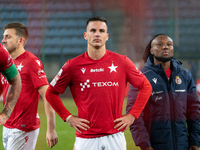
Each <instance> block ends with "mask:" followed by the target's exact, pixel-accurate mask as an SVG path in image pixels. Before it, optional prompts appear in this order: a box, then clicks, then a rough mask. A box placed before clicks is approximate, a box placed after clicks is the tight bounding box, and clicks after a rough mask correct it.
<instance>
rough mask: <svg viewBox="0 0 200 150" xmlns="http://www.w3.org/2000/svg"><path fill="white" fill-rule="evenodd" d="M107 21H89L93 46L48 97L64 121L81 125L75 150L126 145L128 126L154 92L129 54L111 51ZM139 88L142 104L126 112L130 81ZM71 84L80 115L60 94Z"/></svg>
mask: <svg viewBox="0 0 200 150" xmlns="http://www.w3.org/2000/svg"><path fill="white" fill-rule="evenodd" d="M107 28H108V27H107V21H106V19H105V18H102V17H93V18H90V19H88V21H87V23H86V32H85V33H84V38H85V39H86V40H87V51H86V52H85V53H84V54H82V55H79V56H77V57H76V58H73V59H71V60H68V61H67V62H66V63H65V65H64V66H63V67H62V68H61V70H60V71H59V72H58V74H57V76H56V77H55V78H54V80H53V81H52V82H51V84H50V86H49V88H48V90H47V92H46V98H47V100H48V101H49V103H50V104H51V105H52V107H53V108H54V109H55V110H56V112H57V113H58V114H59V116H60V117H61V118H62V119H63V121H67V122H68V124H69V125H70V126H71V127H73V128H75V129H76V136H77V137H76V141H75V144H74V150H103V149H104V150H126V141H125V137H124V133H123V131H125V130H126V129H127V128H128V127H129V126H130V125H131V124H132V123H133V122H134V120H135V118H138V117H139V115H140V113H141V111H142V110H143V108H144V106H145V104H146V102H147V100H148V98H149V96H150V94H151V92H152V89H151V86H150V83H149V81H148V80H147V79H146V77H145V76H144V75H143V74H142V73H141V72H140V71H139V70H138V69H137V68H136V67H135V65H134V64H133V62H132V61H130V60H129V59H128V58H127V57H126V56H122V55H119V54H117V53H114V52H111V51H109V50H106V46H105V43H106V41H107V40H108V33H107ZM128 81H129V82H130V83H131V84H132V85H133V86H134V87H137V88H139V89H140V90H139V94H138V97H137V100H136V104H135V105H134V106H133V107H132V108H131V110H130V112H129V114H126V115H122V106H123V101H124V96H125V88H126V84H127V82H128ZM67 86H69V87H70V90H71V93H72V96H73V99H74V101H75V103H76V105H77V107H78V116H74V115H72V114H71V113H70V112H69V111H68V110H67V109H66V108H65V106H64V105H63V103H62V101H61V99H60V97H59V94H60V93H63V92H64V91H65V89H66V88H67Z"/></svg>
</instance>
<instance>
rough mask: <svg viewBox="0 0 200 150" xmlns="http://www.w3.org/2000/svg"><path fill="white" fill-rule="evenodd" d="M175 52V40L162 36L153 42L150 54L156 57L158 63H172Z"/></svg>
mask: <svg viewBox="0 0 200 150" xmlns="http://www.w3.org/2000/svg"><path fill="white" fill-rule="evenodd" d="M173 51H174V48H173V40H172V39H171V38H170V37H168V36H166V35H160V36H158V37H156V38H155V39H154V40H153V41H152V44H151V50H150V52H151V54H152V55H153V56H154V60H156V61H158V62H163V63H165V62H167V61H170V60H171V58H172V57H173ZM154 63H155V62H154Z"/></svg>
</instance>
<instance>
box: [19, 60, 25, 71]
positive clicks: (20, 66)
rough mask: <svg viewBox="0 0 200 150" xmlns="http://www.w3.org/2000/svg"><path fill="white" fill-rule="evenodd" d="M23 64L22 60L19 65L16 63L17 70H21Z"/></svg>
mask: <svg viewBox="0 0 200 150" xmlns="http://www.w3.org/2000/svg"><path fill="white" fill-rule="evenodd" d="M23 67H24V66H23V65H22V62H21V63H20V65H17V70H19V71H22V68H23Z"/></svg>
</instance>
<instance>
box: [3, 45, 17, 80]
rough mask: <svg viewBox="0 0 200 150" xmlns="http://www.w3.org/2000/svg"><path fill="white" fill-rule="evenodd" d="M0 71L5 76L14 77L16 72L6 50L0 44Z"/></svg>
mask: <svg viewBox="0 0 200 150" xmlns="http://www.w3.org/2000/svg"><path fill="white" fill-rule="evenodd" d="M0 54H1V59H0V72H1V73H2V74H3V75H4V76H5V77H6V78H7V79H11V78H13V77H15V76H16V75H17V74H18V72H17V69H16V67H15V65H14V63H13V59H12V58H11V56H10V54H9V53H8V51H7V50H6V49H5V48H4V47H3V45H2V44H0Z"/></svg>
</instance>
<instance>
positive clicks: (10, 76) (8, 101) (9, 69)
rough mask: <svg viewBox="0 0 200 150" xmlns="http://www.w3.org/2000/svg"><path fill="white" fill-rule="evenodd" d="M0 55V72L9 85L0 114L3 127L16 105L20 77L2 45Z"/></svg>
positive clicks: (19, 90) (0, 123)
mask: <svg viewBox="0 0 200 150" xmlns="http://www.w3.org/2000/svg"><path fill="white" fill-rule="evenodd" d="M0 55H1V56H0V57H1V58H0V72H1V73H2V75H3V76H4V78H5V79H6V82H7V83H8V86H9V85H10V91H9V92H8V94H7V95H5V100H4V107H3V110H2V111H1V113H0V125H3V124H5V123H6V121H7V120H8V118H9V117H10V115H11V113H12V111H13V109H14V106H15V104H16V103H17V100H18V98H19V94H20V92H21V87H22V84H21V77H20V75H19V72H18V71H17V68H16V66H15V64H14V63H13V59H12V58H11V56H10V54H9V53H8V52H7V50H5V48H4V47H3V45H2V44H0ZM2 92H3V91H2V89H0V95H1V94H2Z"/></svg>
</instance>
